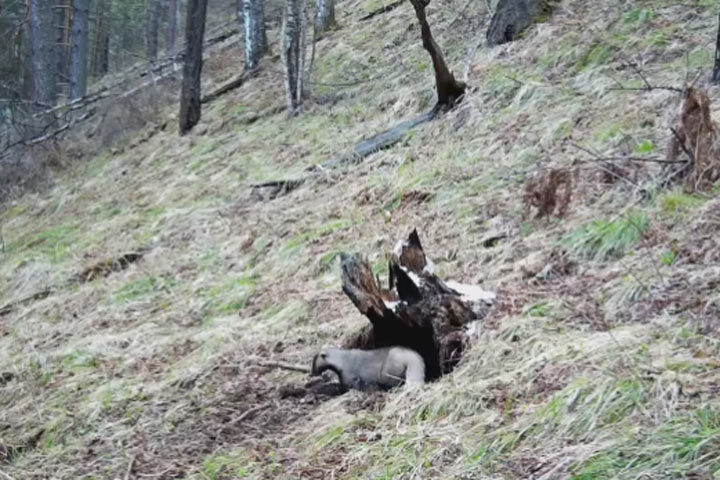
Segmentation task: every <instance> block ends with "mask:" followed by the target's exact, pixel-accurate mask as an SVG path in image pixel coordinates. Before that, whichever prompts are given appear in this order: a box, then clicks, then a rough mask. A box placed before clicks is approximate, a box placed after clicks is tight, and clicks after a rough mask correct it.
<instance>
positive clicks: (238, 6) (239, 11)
mask: <svg viewBox="0 0 720 480" xmlns="http://www.w3.org/2000/svg"><path fill="white" fill-rule="evenodd" d="M243 3H244V2H243V0H235V17H237V21H238V24H239V25H240V26H241V27H242V26H243V23H244V20H243V19H244V17H245V15H243V8H245V7H244V6H243Z"/></svg>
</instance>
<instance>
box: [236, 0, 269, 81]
mask: <svg viewBox="0 0 720 480" xmlns="http://www.w3.org/2000/svg"><path fill="white" fill-rule="evenodd" d="M242 1H243V18H244V19H245V70H246V71H250V70H254V69H256V68H257V66H258V63H259V61H260V57H261V56H262V55H263V54H264V53H265V52H266V51H267V36H266V34H265V1H264V0H242Z"/></svg>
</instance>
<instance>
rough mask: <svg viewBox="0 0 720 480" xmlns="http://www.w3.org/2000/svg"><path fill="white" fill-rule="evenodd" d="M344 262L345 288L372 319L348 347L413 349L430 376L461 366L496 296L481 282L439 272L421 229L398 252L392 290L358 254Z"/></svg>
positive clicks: (392, 262) (392, 270)
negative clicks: (459, 279) (451, 278)
mask: <svg viewBox="0 0 720 480" xmlns="http://www.w3.org/2000/svg"><path fill="white" fill-rule="evenodd" d="M341 261H342V288H343V291H344V292H345V294H346V295H347V296H348V297H349V298H350V300H351V301H352V302H353V304H354V305H355V306H356V307H357V308H358V310H360V313H362V314H363V315H365V316H366V317H367V318H368V320H370V323H371V327H370V328H367V327H366V328H363V329H361V330H360V331H358V332H357V333H356V334H355V335H354V336H353V337H351V338H349V339H348V341H347V342H346V344H345V345H344V346H346V347H351V348H362V349H372V348H380V347H387V346H394V345H400V346H404V347H408V348H411V349H413V350H415V351H416V352H418V353H419V354H420V355H421V356H422V357H423V359H424V360H425V366H426V376H427V379H428V380H433V379H436V378H438V377H440V376H441V375H443V374H445V373H448V372H450V371H452V369H453V368H454V367H455V365H457V363H458V362H459V361H460V359H461V357H462V353H463V351H464V349H465V348H466V347H467V344H468V342H469V339H470V332H471V331H472V330H473V329H475V327H476V326H477V325H475V324H473V322H475V321H477V320H481V319H482V318H484V317H485V315H487V313H488V311H489V308H490V306H491V305H492V302H493V300H494V298H495V294H494V293H493V292H489V291H485V290H483V289H482V288H480V287H478V286H472V285H463V284H460V283H456V282H447V283H446V282H443V281H442V280H440V279H439V278H438V277H437V276H435V274H434V272H433V269H434V267H433V265H432V263H431V262H430V261H429V260H428V259H427V258H426V257H425V253H424V252H423V249H422V246H421V244H420V239H419V237H418V235H417V232H416V231H413V232H412V233H411V234H410V235H409V237H408V239H407V240H406V241H404V242H402V243H400V244H399V245H398V246H396V247H395V249H394V251H393V254H392V258H391V260H390V269H389V288H388V289H385V288H383V287H381V286H380V285H379V281H378V280H377V279H376V277H375V276H374V275H373V273H372V269H371V268H370V265H369V264H368V263H367V261H365V260H363V259H361V258H360V257H359V256H357V255H354V256H348V255H344V254H343V255H342V258H341Z"/></svg>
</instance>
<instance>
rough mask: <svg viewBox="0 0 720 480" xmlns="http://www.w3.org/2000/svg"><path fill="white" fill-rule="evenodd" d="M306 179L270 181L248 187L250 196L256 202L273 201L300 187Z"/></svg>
mask: <svg viewBox="0 0 720 480" xmlns="http://www.w3.org/2000/svg"><path fill="white" fill-rule="evenodd" d="M306 180H307V178H297V179H288V180H271V181H269V182H263V183H255V184H253V185H250V188H251V189H252V191H251V196H252V198H253V199H254V200H257V201H268V200H273V199H275V198H277V197H279V196H282V195H286V194H288V193H290V192H292V191H293V190H295V189H296V188H297V187H299V186H300V185H302V184H303V183H304V182H305V181H306Z"/></svg>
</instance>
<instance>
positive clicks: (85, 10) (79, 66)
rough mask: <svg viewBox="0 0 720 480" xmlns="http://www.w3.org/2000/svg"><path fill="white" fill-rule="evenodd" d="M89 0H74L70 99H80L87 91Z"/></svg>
mask: <svg viewBox="0 0 720 480" xmlns="http://www.w3.org/2000/svg"><path fill="white" fill-rule="evenodd" d="M89 15H90V0H74V1H73V16H72V50H71V52H70V98H71V99H75V98H80V97H82V96H84V95H85V92H86V90H87V52H88V45H87V44H88V17H89Z"/></svg>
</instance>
